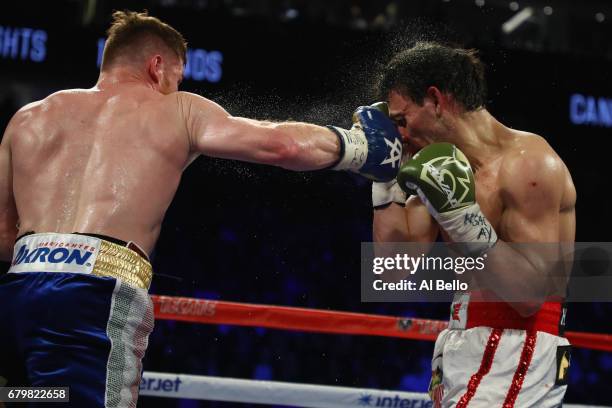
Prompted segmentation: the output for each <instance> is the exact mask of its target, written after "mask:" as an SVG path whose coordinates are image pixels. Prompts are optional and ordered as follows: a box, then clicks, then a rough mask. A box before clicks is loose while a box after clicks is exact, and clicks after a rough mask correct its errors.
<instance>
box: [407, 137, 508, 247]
mask: <svg viewBox="0 0 612 408" xmlns="http://www.w3.org/2000/svg"><path fill="white" fill-rule="evenodd" d="M397 181H398V184H399V185H400V186H401V187H402V189H404V191H406V192H408V193H414V192H416V193H417V194H418V195H419V197H420V198H421V201H423V203H424V204H425V205H426V206H427V209H428V210H429V213H430V214H431V215H432V216H433V217H434V218H435V219H436V221H438V224H440V227H442V228H443V229H444V230H445V231H446V232H447V233H448V235H449V236H450V238H451V239H452V240H453V241H454V242H460V243H467V244H469V245H466V246H465V248H466V251H467V252H470V253H477V254H479V253H482V252H484V251H486V250H487V249H489V248H490V247H491V246H493V245H494V244H495V242H496V241H497V234H496V233H495V230H494V229H493V228H492V227H491V223H490V222H489V221H488V220H487V218H486V217H485V216H484V215H483V214H482V212H481V211H480V207H479V206H478V203H477V202H476V185H475V182H474V173H473V171H472V167H471V166H470V163H469V161H468V159H467V158H466V157H465V155H464V154H463V152H461V150H459V149H458V148H457V147H456V146H454V145H452V144H450V143H434V144H431V145H429V146H427V147H424V148H423V149H421V150H420V151H419V152H418V153H417V154H415V155H414V157H412V158H411V159H409V160H407V161H406V163H404V164H403V166H402V168H401V169H400V172H399V174H398V176H397Z"/></svg>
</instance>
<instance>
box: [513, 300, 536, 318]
mask: <svg viewBox="0 0 612 408" xmlns="http://www.w3.org/2000/svg"><path fill="white" fill-rule="evenodd" d="M511 305H512V307H513V308H514V310H516V312H517V313H518V314H519V315H521V317H531V316H533V315H534V314H536V313H537V312H538V311H539V310H540V308H541V307H542V302H538V301H531V302H517V303H512V304H511Z"/></svg>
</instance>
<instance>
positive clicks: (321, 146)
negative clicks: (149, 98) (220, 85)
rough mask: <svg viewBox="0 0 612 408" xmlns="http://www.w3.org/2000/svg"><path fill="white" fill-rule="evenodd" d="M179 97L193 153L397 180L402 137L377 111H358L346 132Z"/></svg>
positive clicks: (192, 96) (185, 95)
mask: <svg viewBox="0 0 612 408" xmlns="http://www.w3.org/2000/svg"><path fill="white" fill-rule="evenodd" d="M176 98H177V106H178V110H179V116H180V120H181V122H182V126H184V127H185V131H186V134H187V137H188V139H189V144H190V147H191V150H192V152H194V153H202V154H206V155H209V156H214V157H221V158H226V159H234V160H242V161H248V162H254V163H261V164H269V165H274V166H279V167H283V168H286V169H289V170H295V171H306V170H318V169H324V168H332V169H334V170H350V171H354V172H357V173H361V174H363V175H364V176H366V177H369V178H372V179H373V180H384V181H387V180H391V179H392V178H394V177H395V175H396V174H397V171H398V168H399V157H401V143H400V136H399V133H397V130H396V129H395V127H394V126H393V123H392V122H391V121H390V120H389V118H388V116H387V114H386V113H383V112H381V111H380V110H378V109H377V108H373V107H360V108H358V109H357V111H356V112H355V114H354V125H353V127H352V128H351V129H350V130H346V129H340V128H326V127H322V126H317V125H313V124H308V123H301V122H280V123H273V122H266V121H259V120H253V119H247V118H240V117H234V116H232V115H230V114H229V113H228V112H227V111H225V110H224V109H223V108H221V107H220V106H219V105H217V104H216V103H214V102H212V101H210V100H207V99H205V98H202V97H201V96H198V95H195V94H190V93H185V92H177V93H176ZM398 145H399V147H398Z"/></svg>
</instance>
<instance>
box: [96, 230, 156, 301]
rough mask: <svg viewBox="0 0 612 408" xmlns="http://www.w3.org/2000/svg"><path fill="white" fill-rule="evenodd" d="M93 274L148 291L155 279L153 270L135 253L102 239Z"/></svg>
mask: <svg viewBox="0 0 612 408" xmlns="http://www.w3.org/2000/svg"><path fill="white" fill-rule="evenodd" d="M91 274H92V275H96V276H110V277H113V278H117V279H121V280H122V281H124V282H126V283H129V284H131V285H133V286H136V287H139V288H141V289H147V290H148V289H149V286H150V285H151V279H152V278H153V268H152V267H151V264H150V263H149V262H147V261H146V260H145V259H144V258H143V257H142V256H140V255H138V253H136V252H135V251H132V250H131V249H129V248H126V247H124V246H121V245H117V244H115V243H113V242H109V241H105V240H103V239H101V240H100V251H99V252H98V257H97V258H96V263H95V264H94V267H93V271H92V272H91Z"/></svg>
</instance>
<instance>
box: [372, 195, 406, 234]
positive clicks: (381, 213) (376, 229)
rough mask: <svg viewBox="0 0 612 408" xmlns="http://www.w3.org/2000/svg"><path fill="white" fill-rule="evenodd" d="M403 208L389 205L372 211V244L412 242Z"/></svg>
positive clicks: (393, 204) (392, 204) (394, 204)
mask: <svg viewBox="0 0 612 408" xmlns="http://www.w3.org/2000/svg"><path fill="white" fill-rule="evenodd" d="M405 211H406V210H405V209H404V207H402V206H400V205H398V204H396V203H389V205H387V206H386V207H382V208H376V209H374V217H373V220H372V238H373V240H374V242H378V243H383V242H406V241H412V240H413V239H412V238H413V237H411V236H410V234H409V231H408V225H407V222H406V214H405Z"/></svg>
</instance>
